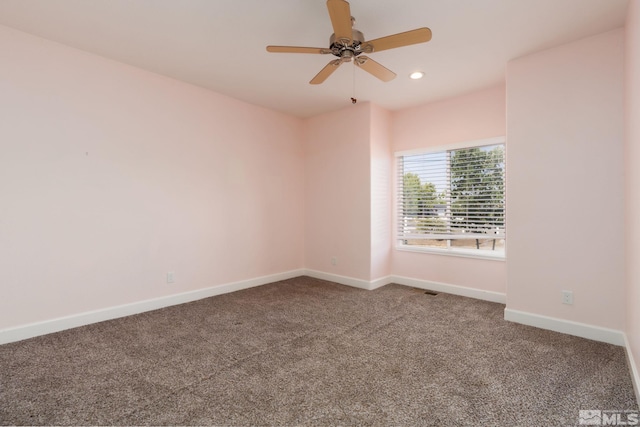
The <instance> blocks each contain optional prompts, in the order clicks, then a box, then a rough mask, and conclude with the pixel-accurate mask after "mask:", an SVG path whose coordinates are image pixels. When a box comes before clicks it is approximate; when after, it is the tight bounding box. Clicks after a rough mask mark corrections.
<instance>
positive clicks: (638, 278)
mask: <svg viewBox="0 0 640 427" xmlns="http://www.w3.org/2000/svg"><path fill="white" fill-rule="evenodd" d="M625 46H626V55H625V60H626V70H625V77H626V78H625V83H626V87H625V89H626V90H625V92H626V95H627V96H626V117H625V118H626V120H625V122H626V147H625V148H626V150H625V159H626V165H625V172H626V184H627V187H626V194H625V196H626V202H627V205H626V220H625V229H626V230H625V231H626V238H627V239H626V249H627V254H626V255H627V257H626V261H627V263H626V267H627V268H626V272H627V278H626V279H627V294H626V297H627V298H626V302H627V306H626V308H627V319H626V325H627V339H628V340H629V345H630V348H631V351H632V353H633V358H634V360H635V363H636V371H637V372H640V310H639V309H638V308H639V307H640V262H638V260H640V0H631V1H630V2H629V9H628V12H627V25H626V38H625Z"/></svg>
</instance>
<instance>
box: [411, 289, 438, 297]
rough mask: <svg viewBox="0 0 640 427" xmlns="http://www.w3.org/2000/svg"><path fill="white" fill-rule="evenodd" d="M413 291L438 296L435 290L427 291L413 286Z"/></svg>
mask: <svg viewBox="0 0 640 427" xmlns="http://www.w3.org/2000/svg"><path fill="white" fill-rule="evenodd" d="M412 291H413V292H417V293H420V294H425V295H431V296H436V295H438V293H437V292H434V291H425V290H424V289H419V288H413V289H412Z"/></svg>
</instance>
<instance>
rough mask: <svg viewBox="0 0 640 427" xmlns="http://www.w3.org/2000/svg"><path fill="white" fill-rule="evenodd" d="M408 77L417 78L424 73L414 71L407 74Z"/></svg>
mask: <svg viewBox="0 0 640 427" xmlns="http://www.w3.org/2000/svg"><path fill="white" fill-rule="evenodd" d="M409 77H410V78H412V79H413V80H418V79H421V78H423V77H424V73H423V72H422V71H416V72H413V73H411V74H409Z"/></svg>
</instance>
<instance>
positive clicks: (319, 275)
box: [304, 270, 390, 291]
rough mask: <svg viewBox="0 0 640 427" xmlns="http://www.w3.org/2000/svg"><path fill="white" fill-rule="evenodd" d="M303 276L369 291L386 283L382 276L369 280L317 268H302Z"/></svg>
mask: <svg viewBox="0 0 640 427" xmlns="http://www.w3.org/2000/svg"><path fill="white" fill-rule="evenodd" d="M304 274H305V276H309V277H313V278H314V279H321V280H327V281H329V282H335V283H340V284H341V285H346V286H352V287H354V288H360V289H366V290H368V291H371V290H373V289H375V288H379V287H380V286H384V285H386V284H388V283H390V282H389V281H387V278H382V279H378V280H375V281H373V282H370V281H368V280H364V279H356V278H354V277H348V276H340V275H339V274H332V273H325V272H323V271H318V270H304Z"/></svg>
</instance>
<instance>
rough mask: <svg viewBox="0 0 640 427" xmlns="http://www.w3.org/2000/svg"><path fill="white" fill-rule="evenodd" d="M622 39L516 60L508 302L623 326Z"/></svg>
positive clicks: (510, 95) (512, 67) (618, 34)
mask: <svg viewBox="0 0 640 427" xmlns="http://www.w3.org/2000/svg"><path fill="white" fill-rule="evenodd" d="M623 37H624V33H623V31H622V30H616V31H612V32H608V33H604V34H601V35H598V36H594V37H591V38H587V39H583V40H580V41H577V42H574V43H570V44H566V45H563V46H560V47H557V48H554V49H550V50H546V51H543V52H539V53H536V54H533V55H529V56H526V57H523V58H519V59H517V60H514V61H511V62H510V63H509V64H508V67H507V109H508V114H507V139H508V149H507V165H508V166H507V185H508V187H507V218H508V233H509V234H508V236H509V237H508V263H507V266H508V271H507V281H508V294H507V309H512V310H519V311H523V312H529V313H535V314H538V315H544V316H550V317H554V318H559V319H565V320H570V321H576V322H581V323H586V324H589V325H595V326H600V327H606V328H612V329H616V330H623V329H624V305H625V302H624V232H625V230H624V221H623V220H624V216H623V205H624V203H623V188H624V179H623V128H624V125H623V98H624V90H623V44H624V40H623ZM562 290H571V291H573V292H574V301H575V302H574V305H564V304H562V303H561V291H562Z"/></svg>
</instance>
